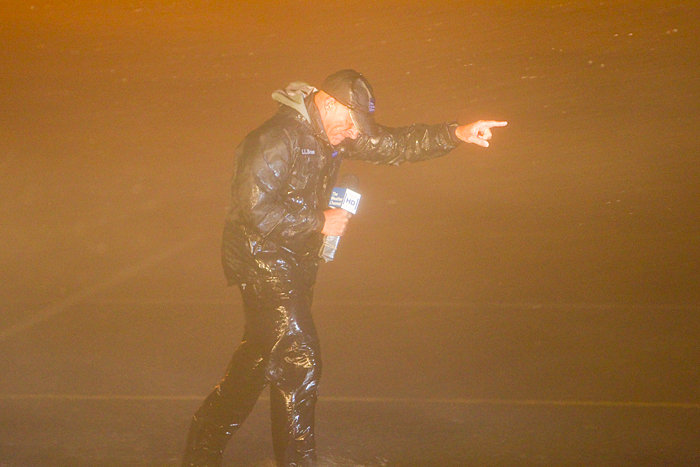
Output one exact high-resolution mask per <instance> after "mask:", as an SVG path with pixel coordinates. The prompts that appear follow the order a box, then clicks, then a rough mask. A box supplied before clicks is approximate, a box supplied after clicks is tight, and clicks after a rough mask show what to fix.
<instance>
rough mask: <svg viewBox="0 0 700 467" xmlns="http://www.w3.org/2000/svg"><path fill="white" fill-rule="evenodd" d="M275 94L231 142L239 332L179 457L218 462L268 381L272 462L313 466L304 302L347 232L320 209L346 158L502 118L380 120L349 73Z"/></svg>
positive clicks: (229, 267) (448, 137) (307, 305)
mask: <svg viewBox="0 0 700 467" xmlns="http://www.w3.org/2000/svg"><path fill="white" fill-rule="evenodd" d="M272 97H273V99H274V100H276V101H278V102H279V103H280V109H279V111H278V112H277V114H276V115H274V116H273V117H272V118H271V119H270V120H268V121H267V122H265V123H264V124H263V125H262V126H260V127H259V128H257V129H256V130H254V131H252V132H251V133H250V134H249V135H248V136H246V138H245V139H244V140H243V142H242V143H241V144H240V146H239V147H238V148H237V150H236V161H237V167H236V174H235V176H234V179H233V183H232V204H231V208H230V211H229V214H228V216H227V218H226V223H225V228H224V239H223V247H222V261H223V266H224V271H225V274H226V277H227V280H228V282H229V285H233V284H236V285H237V286H238V287H239V289H240V291H241V295H242V298H243V306H244V312H245V331H244V334H243V339H242V341H241V343H240V345H239V347H238V349H237V350H236V351H235V353H234V354H233V358H232V359H231V362H230V363H229V366H228V369H227V371H226V375H225V376H224V378H223V379H222V381H221V382H220V383H219V384H218V385H217V386H216V387H215V388H214V391H213V392H212V393H211V394H210V395H209V396H208V397H207V398H206V400H205V401H204V403H203V404H202V406H201V407H200V408H199V410H198V411H197V412H196V413H195V415H194V417H193V420H192V424H191V427H190V432H189V435H188V441H187V447H186V452H185V458H184V465H190V466H191V465H221V461H222V453H223V450H224V447H225V445H226V443H227V441H228V439H229V438H230V436H231V435H232V434H233V433H234V432H235V431H236V430H237V429H238V428H239V427H240V425H241V423H243V421H244V420H245V418H246V417H247V416H248V414H249V413H250V412H251V410H252V409H253V406H254V405H255V402H256V401H257V399H258V397H259V395H260V393H261V392H262V390H263V389H264V388H265V386H267V385H268V384H269V385H270V405H271V421H272V440H273V446H274V452H275V457H276V460H277V463H278V464H279V465H285V466H301V465H311V464H313V462H314V460H315V445H314V407H315V405H316V398H317V390H318V381H319V377H320V374H321V358H320V351H319V344H318V338H317V335H316V330H315V328H314V323H313V320H312V318H311V300H312V292H313V286H314V282H315V280H316V271H317V269H318V265H319V261H320V259H319V255H318V253H319V249H320V246H321V243H322V240H323V235H343V232H344V231H345V228H346V226H347V223H348V219H349V217H350V215H349V214H348V213H347V212H346V211H344V210H342V209H338V208H336V209H328V208H327V203H328V199H329V195H330V190H331V189H332V187H333V183H334V182H335V179H336V176H337V173H338V169H339V167H340V163H341V161H342V159H343V158H349V159H362V160H367V161H370V162H374V163H382V164H400V163H402V162H407V161H419V160H425V159H430V158H434V157H438V156H442V155H444V154H446V153H448V152H449V151H451V150H452V149H454V148H455V147H456V146H457V144H458V143H459V142H460V141H465V142H469V143H474V144H477V145H479V146H483V147H487V146H488V145H489V140H490V139H491V128H493V127H499V126H505V125H506V122H496V121H479V122H475V123H471V124H468V125H462V126H460V125H458V124H457V123H444V124H439V125H422V124H415V125H412V126H409V127H404V128H387V127H382V126H379V125H377V124H376V123H375V122H374V118H373V114H374V110H375V100H374V94H373V91H372V88H371V86H370V85H369V83H368V82H367V80H366V79H365V77H364V76H362V75H361V74H360V73H358V72H356V71H354V70H341V71H339V72H337V73H334V74H332V75H331V76H329V77H328V78H326V80H325V81H324V83H323V85H322V86H321V89H320V90H317V89H316V88H314V87H311V86H309V85H307V84H305V83H292V84H290V85H289V87H287V88H286V89H285V90H280V91H276V92H275V93H273V95H272Z"/></svg>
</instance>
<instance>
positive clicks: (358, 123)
mask: <svg viewBox="0 0 700 467" xmlns="http://www.w3.org/2000/svg"><path fill="white" fill-rule="evenodd" d="M350 118H351V119H352V122H353V123H354V124H355V127H356V128H357V129H358V131H359V132H360V133H362V134H364V135H367V136H377V135H378V134H379V127H378V126H377V123H376V122H375V121H374V117H373V116H372V115H370V114H367V113H364V112H360V111H357V110H352V109H350Z"/></svg>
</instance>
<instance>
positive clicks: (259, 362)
mask: <svg viewBox="0 0 700 467" xmlns="http://www.w3.org/2000/svg"><path fill="white" fill-rule="evenodd" d="M315 277H316V267H312V268H303V269H302V268H300V267H298V266H297V267H296V268H285V269H284V270H282V272H281V273H280V272H279V271H278V272H276V273H274V274H270V273H267V272H264V273H257V274H256V275H255V278H254V279H253V280H250V281H248V282H247V283H245V284H240V289H241V294H242V297H243V306H244V310H245V318H246V324H245V331H244V335H243V339H242V341H241V343H240V345H239V346H238V348H237V349H236V351H235V352H234V354H233V358H232V359H231V362H230V363H229V365H228V369H227V371H226V375H225V376H224V378H223V379H222V380H221V382H220V383H219V384H218V385H217V386H216V387H215V388H214V390H213V391H212V393H211V394H209V396H208V397H207V398H206V399H205V401H204V403H203V404H202V406H201V407H200V408H199V410H197V412H196V413H195V415H194V417H193V420H192V424H191V426H190V431H189V434H188V440H187V447H186V452H185V458H184V461H183V465H187V466H218V465H221V462H222V455H223V451H224V448H225V446H226V443H227V441H228V440H229V438H230V437H231V435H233V433H234V432H235V431H236V430H237V429H238V428H239V427H240V425H241V424H242V423H243V421H244V420H245V419H246V417H247V416H248V415H249V414H250V412H251V411H252V409H253V406H254V405H255V402H256V401H257V399H258V397H259V396H260V393H261V392H262V390H263V389H264V388H265V386H267V385H268V384H269V385H270V405H271V422H272V442H273V446H274V451H275V457H276V460H277V464H278V465H281V466H306V465H313V463H314V461H315V459H316V453H315V442H314V441H315V440H314V408H315V405H316V399H317V389H318V381H319V378H320V375H321V355H320V348H319V344H318V337H317V335H316V328H315V327H314V323H313V321H312V318H311V300H312V295H313V284H314V281H315Z"/></svg>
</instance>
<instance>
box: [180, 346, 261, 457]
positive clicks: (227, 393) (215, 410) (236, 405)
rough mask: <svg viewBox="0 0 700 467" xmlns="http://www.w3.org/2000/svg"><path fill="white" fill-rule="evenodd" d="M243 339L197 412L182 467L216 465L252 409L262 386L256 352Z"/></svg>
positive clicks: (255, 349) (257, 350)
mask: <svg viewBox="0 0 700 467" xmlns="http://www.w3.org/2000/svg"><path fill="white" fill-rule="evenodd" d="M256 347H257V346H256V345H254V344H251V342H250V341H248V340H247V339H246V338H245V337H244V338H243V341H242V342H241V344H240V346H239V347H238V349H237V350H236V352H235V353H234V354H233V358H232V359H231V362H230V363H229V366H228V369H227V371H226V376H224V378H223V379H222V380H221V382H220V383H219V384H218V385H217V386H216V387H215V388H214V390H213V391H212V392H211V394H209V396H208V397H207V398H206V399H205V400H204V403H203V404H202V406H201V407H200V408H199V410H197V412H196V413H195V415H194V417H193V418H192V423H191V425H190V431H189V434H188V437H187V447H186V448H185V458H184V461H183V465H185V466H219V465H221V462H222V456H223V451H224V448H225V447H226V443H227V442H228V440H229V438H230V437H231V435H233V433H234V432H235V431H236V430H237V429H238V428H239V427H240V426H241V424H242V423H243V422H244V421H245V419H246V418H247V417H248V415H249V414H250V412H251V411H252V410H253V406H254V405H255V402H256V401H257V400H258V397H259V396H260V393H261V392H262V390H263V388H264V387H265V385H266V383H267V382H266V379H265V366H266V363H267V358H262V356H261V353H260V349H259V348H256Z"/></svg>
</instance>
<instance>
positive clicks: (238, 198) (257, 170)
mask: <svg viewBox="0 0 700 467" xmlns="http://www.w3.org/2000/svg"><path fill="white" fill-rule="evenodd" d="M237 160H238V168H237V170H236V175H235V176H234V180H233V184H232V203H233V206H234V210H235V211H236V212H237V214H238V217H239V221H240V222H242V223H243V225H244V226H245V227H246V229H247V230H248V231H249V232H250V233H256V234H257V235H259V236H260V237H261V239H268V238H269V239H272V240H274V241H275V242H276V243H278V244H284V243H285V242H286V241H288V240H292V239H294V238H295V237H297V236H298V235H300V234H301V235H302V236H303V234H308V233H311V232H320V231H321V229H322V228H323V222H324V219H323V213H322V212H316V211H314V210H312V209H310V208H309V207H308V206H305V205H304V204H303V203H298V202H295V200H294V199H293V198H290V197H289V196H288V193H287V191H288V180H289V177H290V172H291V167H292V163H293V150H292V142H291V137H290V136H289V134H287V132H285V131H284V130H277V131H267V132H265V131H260V132H254V133H252V134H251V135H249V136H248V137H247V138H246V140H245V141H244V142H243V143H242V144H241V146H239V148H238V149H237Z"/></svg>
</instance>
